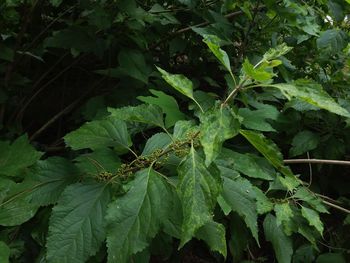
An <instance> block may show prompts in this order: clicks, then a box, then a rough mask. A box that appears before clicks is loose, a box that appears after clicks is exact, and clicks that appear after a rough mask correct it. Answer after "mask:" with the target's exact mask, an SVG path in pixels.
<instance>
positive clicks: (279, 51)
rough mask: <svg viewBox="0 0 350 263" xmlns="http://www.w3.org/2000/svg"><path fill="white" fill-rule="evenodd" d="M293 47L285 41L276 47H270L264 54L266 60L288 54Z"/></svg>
mask: <svg viewBox="0 0 350 263" xmlns="http://www.w3.org/2000/svg"><path fill="white" fill-rule="evenodd" d="M292 49H293V48H292V47H288V46H287V45H286V44H285V43H282V44H280V45H278V46H276V47H274V48H270V49H269V50H268V51H267V52H266V53H265V54H264V56H263V60H264V61H270V60H273V59H276V58H279V57H281V56H283V55H285V54H287V53H288V52H289V51H291V50H292Z"/></svg>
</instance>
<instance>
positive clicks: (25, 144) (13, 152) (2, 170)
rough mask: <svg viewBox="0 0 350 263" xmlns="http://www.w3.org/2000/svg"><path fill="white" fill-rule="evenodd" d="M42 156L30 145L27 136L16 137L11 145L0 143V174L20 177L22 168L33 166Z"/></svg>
mask: <svg viewBox="0 0 350 263" xmlns="http://www.w3.org/2000/svg"><path fill="white" fill-rule="evenodd" d="M42 155H43V153H41V152H38V151H36V150H35V149H34V147H33V146H31V145H30V143H29V140H28V137H27V135H22V136H21V137H18V138H17V139H16V140H15V141H14V142H13V143H12V144H10V143H9V142H4V141H0V174H2V175H7V176H18V175H19V176H20V172H21V171H23V169H24V168H26V167H28V166H31V165H32V164H34V163H35V162H36V161H37V160H39V159H40V157H41V156H42Z"/></svg>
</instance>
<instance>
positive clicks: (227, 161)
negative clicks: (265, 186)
mask: <svg viewBox="0 0 350 263" xmlns="http://www.w3.org/2000/svg"><path fill="white" fill-rule="evenodd" d="M215 162H216V164H217V165H219V166H223V167H227V168H230V169H233V170H236V171H238V172H240V173H242V174H245V175H247V176H249V177H252V178H258V179H263V180H273V179H274V176H273V175H272V173H271V172H270V171H268V170H266V169H265V167H263V166H261V165H260V164H259V163H258V162H257V161H256V159H255V158H253V157H252V156H251V155H249V154H241V153H238V152H235V151H232V150H229V149H226V148H224V149H222V151H221V153H220V155H219V157H218V159H217V160H216V161H215Z"/></svg>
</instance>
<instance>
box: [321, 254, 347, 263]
mask: <svg viewBox="0 0 350 263" xmlns="http://www.w3.org/2000/svg"><path fill="white" fill-rule="evenodd" d="M316 263H346V259H345V258H344V256H343V255H342V254H340V253H326V254H322V255H319V256H318V258H317V259H316Z"/></svg>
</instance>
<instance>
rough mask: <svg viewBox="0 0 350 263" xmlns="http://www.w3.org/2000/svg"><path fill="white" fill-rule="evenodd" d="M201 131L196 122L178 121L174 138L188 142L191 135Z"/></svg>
mask: <svg viewBox="0 0 350 263" xmlns="http://www.w3.org/2000/svg"><path fill="white" fill-rule="evenodd" d="M198 131H199V127H198V126H196V125H195V122H194V121H178V122H176V124H175V126H174V132H173V137H174V139H176V140H186V139H188V137H189V136H190V135H191V134H195V133H196V132H198Z"/></svg>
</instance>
